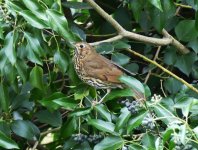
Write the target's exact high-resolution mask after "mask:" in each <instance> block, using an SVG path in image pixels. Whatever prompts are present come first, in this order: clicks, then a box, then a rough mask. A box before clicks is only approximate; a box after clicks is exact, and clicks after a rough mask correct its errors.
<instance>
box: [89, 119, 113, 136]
mask: <svg viewBox="0 0 198 150" xmlns="http://www.w3.org/2000/svg"><path fill="white" fill-rule="evenodd" d="M88 124H89V125H92V126H94V127H95V128H97V129H98V130H100V131H103V132H109V133H112V134H114V135H115V134H116V133H115V132H114V129H115V125H114V124H113V123H111V122H106V121H103V120H100V119H90V120H89V121H88Z"/></svg>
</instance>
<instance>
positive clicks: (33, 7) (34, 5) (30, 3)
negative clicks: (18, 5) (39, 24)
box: [22, 0, 42, 11]
mask: <svg viewBox="0 0 198 150" xmlns="http://www.w3.org/2000/svg"><path fill="white" fill-rule="evenodd" d="M22 1H23V3H24V4H25V6H26V7H27V8H28V9H30V10H31V11H37V10H41V9H42V7H41V4H40V3H39V2H38V1H37V0H31V1H26V0H22Z"/></svg>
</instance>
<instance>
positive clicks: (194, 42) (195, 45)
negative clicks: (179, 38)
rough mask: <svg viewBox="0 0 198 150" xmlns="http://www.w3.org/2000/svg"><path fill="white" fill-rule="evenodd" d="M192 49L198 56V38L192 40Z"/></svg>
mask: <svg viewBox="0 0 198 150" xmlns="http://www.w3.org/2000/svg"><path fill="white" fill-rule="evenodd" d="M197 20H198V19H197ZM187 46H189V47H190V48H192V49H193V51H194V52H195V53H196V54H198V38H197V39H195V40H192V41H190V42H189V43H188V45H187Z"/></svg>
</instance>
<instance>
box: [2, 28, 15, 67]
mask: <svg viewBox="0 0 198 150" xmlns="http://www.w3.org/2000/svg"><path fill="white" fill-rule="evenodd" d="M14 38H15V37H14V33H13V32H9V33H8V34H7V35H6V37H5V43H4V48H3V50H4V52H5V54H6V56H7V58H8V60H9V61H10V62H11V63H12V65H14V64H15V63H16V52H15V43H14V42H15V41H14V40H15V39H14Z"/></svg>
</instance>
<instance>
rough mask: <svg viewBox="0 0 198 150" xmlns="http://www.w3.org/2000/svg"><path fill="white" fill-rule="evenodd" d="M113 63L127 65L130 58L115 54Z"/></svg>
mask: <svg viewBox="0 0 198 150" xmlns="http://www.w3.org/2000/svg"><path fill="white" fill-rule="evenodd" d="M111 59H112V61H113V62H115V63H116V64H118V65H125V64H127V63H129V61H130V57H128V56H127V55H124V54H122V53H114V54H113V55H112V57H111Z"/></svg>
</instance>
